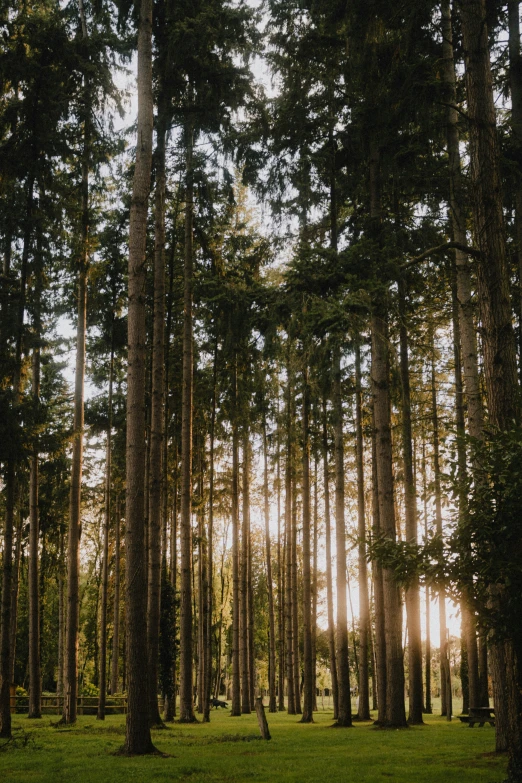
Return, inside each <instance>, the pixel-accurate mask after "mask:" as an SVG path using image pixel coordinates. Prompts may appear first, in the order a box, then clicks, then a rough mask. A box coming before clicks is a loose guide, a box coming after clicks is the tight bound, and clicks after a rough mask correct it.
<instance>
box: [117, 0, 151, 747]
mask: <svg viewBox="0 0 522 783" xmlns="http://www.w3.org/2000/svg"><path fill="white" fill-rule="evenodd" d="M151 39H152V2H151V0H141V3H140V17H139V27H138V129H137V140H138V141H137V146H136V166H135V169H134V179H133V188H132V200H131V211H130V231H129V284H128V285H129V305H128V370H127V471H126V473H127V475H126V502H125V509H126V517H127V519H126V528H125V573H126V578H125V622H126V644H125V675H126V676H125V680H126V683H125V684H126V686H127V726H126V737H125V747H124V749H125V752H126V753H128V754H132V755H134V754H137V755H141V754H145V753H152V752H154V746H153V744H152V739H151V735H150V728H149V726H150V722H149V704H148V687H147V679H146V677H145V676H144V671H145V669H146V667H147V637H146V633H144V631H145V629H146V627H147V563H146V560H145V552H144V542H145V525H144V509H145V490H146V487H145V480H144V479H145V455H146V450H145V437H144V436H145V367H146V356H145V344H146V322H145V282H146V267H145V251H146V236H147V210H148V199H149V191H150V173H151V166H152V128H153V108H152V107H153V100H152V40H151Z"/></svg>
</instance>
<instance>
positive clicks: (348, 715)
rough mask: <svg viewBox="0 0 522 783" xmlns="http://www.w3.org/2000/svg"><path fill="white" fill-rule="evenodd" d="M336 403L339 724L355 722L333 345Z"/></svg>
mask: <svg viewBox="0 0 522 783" xmlns="http://www.w3.org/2000/svg"><path fill="white" fill-rule="evenodd" d="M332 404H333V412H334V457H335V543H336V550H337V552H336V587H337V634H336V637H337V638H336V641H337V645H336V647H337V649H336V654H337V677H338V689H339V708H338V709H339V714H338V716H337V725H338V726H345V727H349V726H351V725H352V700H351V693H350V664H349V660H348V612H347V605H346V527H345V520H344V440H343V400H342V393H341V350H340V346H339V345H335V346H334V349H333V382H332Z"/></svg>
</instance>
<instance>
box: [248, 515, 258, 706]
mask: <svg viewBox="0 0 522 783" xmlns="http://www.w3.org/2000/svg"><path fill="white" fill-rule="evenodd" d="M247 575H248V576H247V589H248V656H249V664H248V674H249V684H250V705H251V706H252V705H253V704H255V700H256V683H257V675H256V651H255V643H254V588H253V584H252V536H251V535H250V512H249V515H248V571H247Z"/></svg>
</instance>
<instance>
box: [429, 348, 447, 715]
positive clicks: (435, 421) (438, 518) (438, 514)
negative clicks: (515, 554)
mask: <svg viewBox="0 0 522 783" xmlns="http://www.w3.org/2000/svg"><path fill="white" fill-rule="evenodd" d="M434 353H435V347H434V345H433V336H432V356H431V415H432V428H433V433H432V434H433V473H434V485H435V524H436V533H437V536H438V537H439V540H440V550H441V554H442V536H443V529H442V490H441V485H440V454H439V441H440V438H439V416H438V410H437V389H436V382H435V356H434ZM438 597H439V628H440V714H441V715H448V714H450V715H451V694H450V693H447V689H446V683H447V679H448V675H447V672H448V669H449V660H448V641H447V640H448V626H447V623H446V591H445V589H444V587H440V588H439V596H438Z"/></svg>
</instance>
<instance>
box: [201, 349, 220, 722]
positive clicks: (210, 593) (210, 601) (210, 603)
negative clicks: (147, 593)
mask: <svg viewBox="0 0 522 783" xmlns="http://www.w3.org/2000/svg"><path fill="white" fill-rule="evenodd" d="M217 361H218V344H217V338H216V343H215V346H214V361H213V369H212V412H211V417H210V454H209V486H208V556H207V568H208V585H207V645H208V647H207V651H206V661H207V669H206V680H205V683H206V686H205V687H206V692H205V709H204V720H205V722H209V721H210V698H211V696H212V628H213V624H212V616H213V611H214V543H213V542H214V449H215V444H214V442H215V430H216V390H217ZM217 671H218V676H219V666H218V667H217Z"/></svg>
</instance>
